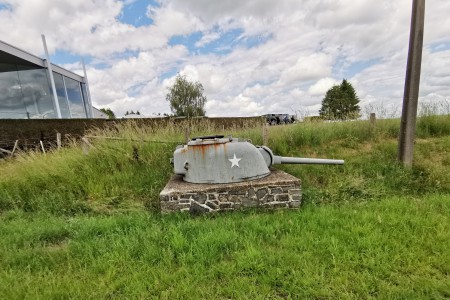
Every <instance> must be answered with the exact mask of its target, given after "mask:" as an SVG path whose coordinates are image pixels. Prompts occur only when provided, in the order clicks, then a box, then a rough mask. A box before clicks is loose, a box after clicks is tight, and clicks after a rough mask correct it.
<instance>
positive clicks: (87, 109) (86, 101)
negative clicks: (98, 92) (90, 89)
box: [81, 83, 92, 116]
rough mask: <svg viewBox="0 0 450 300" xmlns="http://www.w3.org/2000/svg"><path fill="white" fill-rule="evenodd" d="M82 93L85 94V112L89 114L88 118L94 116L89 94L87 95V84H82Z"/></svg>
mask: <svg viewBox="0 0 450 300" xmlns="http://www.w3.org/2000/svg"><path fill="white" fill-rule="evenodd" d="M81 92H82V93H83V100H84V107H85V110H86V111H87V112H88V113H87V115H88V116H92V109H91V106H90V102H89V98H88V94H87V89H86V84H85V83H81Z"/></svg>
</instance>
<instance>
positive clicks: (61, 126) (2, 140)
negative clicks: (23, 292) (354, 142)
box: [0, 117, 265, 149]
mask: <svg viewBox="0 0 450 300" xmlns="http://www.w3.org/2000/svg"><path fill="white" fill-rule="evenodd" d="M185 120H186V119H185V118H148V119H147V118H146V119H115V120H106V119H45V120H43V119H32V120H21V119H20V120H19V119H15V120H11V119H0V148H4V149H8V148H12V147H14V143H15V141H16V140H19V141H20V146H21V148H22V149H23V148H32V147H35V146H36V145H39V143H40V141H42V142H43V143H44V144H46V145H48V144H56V135H57V133H60V134H61V135H62V137H65V136H71V137H74V138H79V137H81V136H83V135H85V133H86V131H88V130H90V129H93V128H108V127H112V126H115V125H116V124H119V123H126V122H137V123H138V124H139V125H142V126H164V125H169V124H171V123H173V124H177V123H182V122H185ZM189 120H190V121H191V122H194V123H207V124H209V125H212V127H214V128H220V129H222V130H227V129H231V128H245V127H251V126H260V125H263V124H264V122H265V119H264V118H262V117H242V118H237V117H236V118H193V119H189ZM180 131H183V128H180ZM224 133H225V132H224Z"/></svg>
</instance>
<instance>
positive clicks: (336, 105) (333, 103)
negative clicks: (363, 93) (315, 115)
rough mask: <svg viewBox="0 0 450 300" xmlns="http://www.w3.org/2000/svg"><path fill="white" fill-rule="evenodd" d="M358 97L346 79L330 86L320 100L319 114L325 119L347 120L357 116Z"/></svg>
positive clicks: (358, 109)
mask: <svg viewBox="0 0 450 300" xmlns="http://www.w3.org/2000/svg"><path fill="white" fill-rule="evenodd" d="M358 103H359V98H358V95H357V94H356V92H355V89H354V88H353V86H352V84H351V83H350V82H348V81H347V80H346V79H344V80H342V83H341V84H339V85H335V86H333V87H332V88H330V89H329V90H328V91H327V93H326V94H325V98H323V100H322V108H321V109H320V111H319V114H320V116H321V117H322V118H324V119H327V120H332V119H337V120H347V119H357V118H359V116H360V114H359V112H360V110H361V109H360V108H359V105H358Z"/></svg>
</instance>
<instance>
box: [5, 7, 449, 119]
mask: <svg viewBox="0 0 450 300" xmlns="http://www.w3.org/2000/svg"><path fill="white" fill-rule="evenodd" d="M130 1H133V0H130ZM136 1H138V0H136ZM3 3H6V4H7V5H8V6H9V7H10V9H2V10H0V20H2V26H1V27H0V35H1V36H2V39H3V40H4V41H6V42H8V43H10V44H13V45H15V46H18V47H19V48H23V49H25V50H28V51H30V52H31V53H34V54H37V55H42V54H43V49H42V45H41V38H40V34H41V33H45V34H46V36H47V43H48V45H49V48H50V51H51V52H52V53H54V51H55V49H59V50H64V51H70V52H71V53H73V54H74V55H88V56H91V57H92V58H93V62H95V63H92V64H91V65H89V66H87V67H88V70H87V72H88V76H89V81H90V84H91V93H92V98H93V100H94V103H95V104H97V105H99V106H109V107H111V108H112V109H113V110H117V114H118V115H120V114H122V113H124V112H125V111H126V110H131V109H133V110H139V111H140V112H142V113H144V114H145V115H152V114H154V113H165V112H166V113H168V112H169V106H168V104H167V102H166V100H165V94H166V92H167V87H168V86H169V85H170V84H172V83H173V80H174V76H175V74H176V73H177V72H180V73H182V74H185V75H187V76H188V77H189V78H191V79H193V80H199V81H200V82H201V83H202V84H203V86H204V88H205V94H206V96H207V97H208V99H209V101H208V102H207V106H206V109H207V113H208V114H209V115H216V116H217V115H223V116H232V115H254V114H260V113H271V112H289V113H290V112H292V111H302V112H306V111H307V112H308V113H311V114H315V113H317V110H318V108H319V107H320V103H321V100H322V98H323V95H324V94H325V92H326V90H327V89H328V88H329V87H331V86H332V85H333V84H335V83H339V82H340V81H341V80H342V78H343V77H346V78H347V79H349V80H350V81H351V82H352V84H353V85H354V87H355V88H356V91H357V93H358V95H359V97H360V99H361V105H369V104H377V103H378V104H379V103H384V104H386V105H391V104H392V105H393V106H398V105H399V104H400V103H401V101H402V97H403V85H404V76H405V67H406V57H407V47H408V38H409V26H410V14H411V2H410V1H409V0H398V1H389V0H380V1H372V0H355V1H353V2H352V4H351V5H349V3H348V1H343V0H335V1H331V0H301V1H299V0H279V1H272V0H258V1H257V0H248V1H240V0H239V1H238V0H230V1H210V0H160V1H158V3H159V5H158V6H157V7H149V8H148V10H147V12H143V17H150V18H152V19H153V23H152V24H151V25H146V26H140V27H135V26H132V25H129V24H125V23H123V22H121V21H120V18H119V17H120V16H121V14H122V13H123V11H124V7H125V6H126V5H127V4H130V3H131V2H129V1H127V2H123V1H118V0H83V1H82V0H74V1H69V2H67V1H57V0H45V1H44V0H27V1H26V2H25V1H19V0H4V1H3ZM448 11H450V1H447V0H434V1H433V2H430V3H427V8H426V19H425V21H426V23H425V48H424V52H423V64H422V71H423V72H422V77H421V88H420V93H421V97H422V99H430V98H433V97H434V98H436V99H441V98H444V99H446V98H447V99H448V98H449V97H450V88H449V85H448V82H450V73H449V71H448V70H450V51H449V50H446V49H448V48H446V47H445V45H447V44H448V43H450V19H449V18H447V14H448ZM231 29H240V30H241V31H240V36H239V39H240V40H239V42H236V41H228V43H226V42H224V40H222V39H223V37H224V35H225V34H226V33H227V32H228V33H229V32H230V30H231ZM194 32H197V33H198V32H201V33H202V35H201V37H200V38H199V39H198V40H194V41H191V44H193V45H195V47H197V48H198V47H202V48H203V50H202V51H196V49H193V50H192V49H191V52H190V51H189V49H188V47H187V46H182V45H178V46H171V45H169V40H170V39H171V37H173V36H176V35H182V36H188V35H189V34H192V33H194ZM249 40H253V41H254V40H257V42H256V43H255V44H253V45H251V47H250V46H249V44H247V42H248V41H249ZM213 41H214V42H217V44H220V45H221V46H222V47H223V49H222V50H227V51H224V54H218V53H205V52H206V50H204V49H207V48H208V46H209V45H210V43H211V42H213ZM215 44H216V43H215ZM432 45H433V47H432ZM438 45H444V46H443V47H438ZM430 49H433V50H434V51H435V52H433V51H431V50H430ZM216 50H217V49H216ZM437 50H438V51H437ZM126 51H128V52H127V53H125V52H126ZM124 53H125V54H124ZM367 61H370V62H371V63H370V64H366V62H367ZM99 62H100V63H101V64H98V63H99ZM99 65H101V68H100V67H99ZM69 68H71V69H72V68H74V70H79V69H80V67H79V65H78V64H75V65H73V66H70V67H69Z"/></svg>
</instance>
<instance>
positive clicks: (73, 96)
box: [64, 77, 86, 118]
mask: <svg viewBox="0 0 450 300" xmlns="http://www.w3.org/2000/svg"><path fill="white" fill-rule="evenodd" d="M64 82H65V83H66V90H67V98H68V99H69V107H70V113H71V114H72V118H86V112H85V109H84V103H83V97H82V95H81V89H80V83H79V82H78V81H76V80H73V79H71V78H68V77H64Z"/></svg>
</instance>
